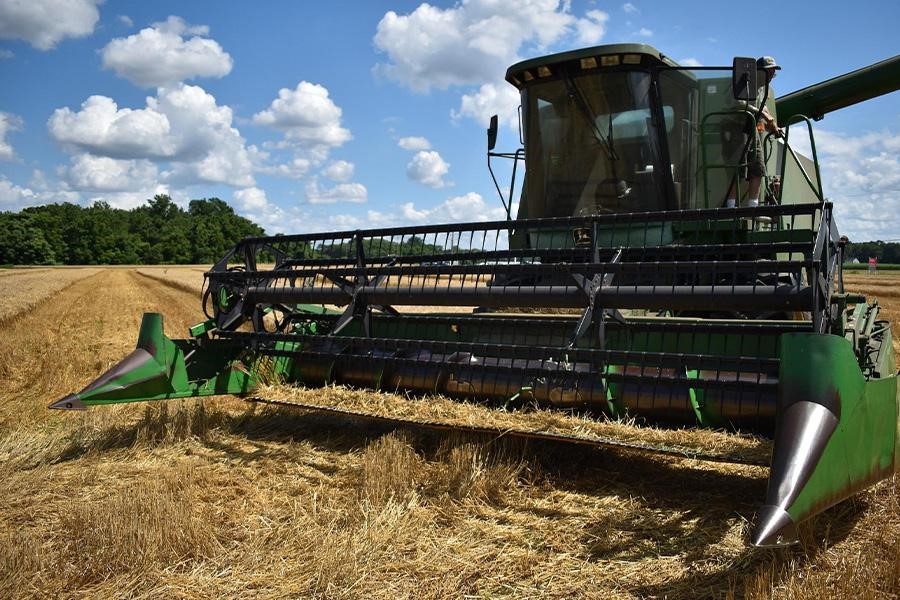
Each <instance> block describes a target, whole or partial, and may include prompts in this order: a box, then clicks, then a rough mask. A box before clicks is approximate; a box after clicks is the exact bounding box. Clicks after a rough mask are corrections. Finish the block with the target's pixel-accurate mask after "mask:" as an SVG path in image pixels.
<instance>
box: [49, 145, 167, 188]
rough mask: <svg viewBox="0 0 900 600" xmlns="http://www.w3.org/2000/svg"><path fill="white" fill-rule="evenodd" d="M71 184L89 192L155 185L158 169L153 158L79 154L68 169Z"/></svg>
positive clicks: (66, 172)
mask: <svg viewBox="0 0 900 600" xmlns="http://www.w3.org/2000/svg"><path fill="white" fill-rule="evenodd" d="M65 175H66V180H67V182H68V184H69V186H70V187H72V188H73V189H76V190H80V191H89V192H126V191H131V190H135V189H152V188H153V187H154V186H155V185H156V182H157V169H156V165H154V164H153V163H152V162H150V161H149V160H117V159H115V158H108V157H104V156H92V155H90V154H79V155H78V156H74V157H72V161H71V165H70V166H69V167H68V168H67V169H66V170H65Z"/></svg>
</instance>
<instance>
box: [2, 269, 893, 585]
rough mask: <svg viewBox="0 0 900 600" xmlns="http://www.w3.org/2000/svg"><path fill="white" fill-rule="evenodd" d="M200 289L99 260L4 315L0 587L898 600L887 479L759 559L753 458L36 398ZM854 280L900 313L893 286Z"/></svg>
mask: <svg viewBox="0 0 900 600" xmlns="http://www.w3.org/2000/svg"><path fill="white" fill-rule="evenodd" d="M142 270H143V268H142ZM151 271H152V272H151ZM41 272H42V273H44V274H46V273H47V272H49V271H47V270H42V271H41ZM166 276H168V277H170V278H171V280H172V283H171V284H168V285H167V284H166V283H164V282H162V281H160V278H165V277H166ZM8 277H11V275H6V274H2V277H0V289H6V288H4V287H3V286H4V285H5V280H6V279H7V278H8ZM857 279H858V281H857ZM195 280H197V270H196V268H184V269H179V268H175V267H172V268H166V269H163V268H154V269H152V270H149V271H147V272H146V273H145V274H141V273H139V272H138V270H137V269H102V270H100V271H99V272H97V273H95V274H91V275H88V276H86V277H83V278H80V279H78V280H77V281H74V283H71V284H70V285H69V286H68V287H66V288H65V289H63V290H62V291H60V292H57V293H55V294H51V295H49V296H47V297H45V298H43V299H40V300H39V301H37V302H35V303H34V304H33V305H31V304H29V307H25V308H22V309H21V311H20V312H18V314H17V316H16V317H15V318H13V319H8V320H6V321H2V320H0V380H2V381H3V383H4V385H3V386H2V389H0V478H2V481H3V485H2V486H0V506H2V507H3V508H2V510H0V598H17V597H137V598H144V597H147V598H149V597H153V598H160V597H163V598H172V597H174V598H224V597H227V598H260V597H262V598H280V597H322V598H373V597H374V598H456V597H463V596H467V597H492V598H493V597H509V598H545V597H550V598H564V597H565V598H570V597H571V598H581V597H587V598H706V597H711V598H731V597H733V598H742V597H747V598H769V597H775V598H817V599H821V598H842V597H848V598H849V597H854V598H898V597H900V505H898V485H897V481H896V478H895V480H893V481H887V482H883V483H882V484H880V485H878V486H876V487H875V488H874V489H873V490H870V491H868V492H867V493H865V494H862V495H860V496H859V497H857V498H856V499H854V500H852V501H849V502H845V503H843V504H841V505H839V506H837V507H835V508H833V509H831V510H830V511H828V512H827V513H825V514H824V515H822V516H820V517H818V518H817V519H815V520H814V523H813V524H812V525H811V526H810V527H807V529H806V530H805V531H804V536H803V537H804V543H803V545H802V547H800V548H795V549H790V550H785V551H778V552H773V551H758V550H751V549H749V548H746V547H745V546H744V537H745V535H746V531H747V523H746V518H748V517H749V516H751V515H752V512H753V510H754V508H755V506H756V505H757V504H758V503H759V501H760V499H761V498H762V496H763V494H764V491H765V476H766V473H765V469H759V468H755V467H738V466H730V465H714V464H708V463H699V462H696V461H688V460H682V459H664V458H653V457H647V456H644V455H639V454H634V453H629V452H622V451H596V450H587V449H582V448H573V447H570V446H566V445H563V444H544V443H524V442H521V441H515V440H504V439H497V440H490V439H483V438H478V437H474V436H464V435H447V434H438V433H432V432H427V431H422V430H415V429H413V430H394V429H392V428H390V427H387V426H383V425H376V424H372V423H365V422H360V421H353V420H347V419H341V418H336V417H328V416H323V415H318V414H315V413H304V412H291V411H289V410H281V411H279V410H270V409H264V410H260V409H259V408H254V407H248V406H246V405H245V403H243V402H241V401H240V400H237V399H232V398H225V399H209V400H206V401H204V402H202V403H201V402H194V401H190V402H180V401H172V402H169V403H167V404H160V405H157V406H149V405H133V406H127V405H126V406H115V407H104V408H98V409H93V410H90V411H86V412H85V413H80V414H74V413H58V412H51V411H48V410H46V408H45V407H46V404H47V403H48V402H49V401H51V400H53V399H56V398H58V397H60V396H62V395H63V394H65V393H67V392H70V391H72V390H75V389H79V388H81V387H82V386H83V385H85V384H86V383H88V382H89V381H90V380H91V379H93V378H94V377H95V376H96V375H97V374H99V373H100V372H102V371H103V370H105V369H106V368H108V367H109V366H110V365H112V364H114V363H115V362H117V361H118V360H119V359H121V358H122V357H123V356H124V355H125V354H127V353H128V352H129V351H130V350H131V349H132V348H133V347H134V342H135V338H136V336H137V331H138V326H139V323H140V319H141V314H142V313H143V312H145V311H156V312H162V313H164V314H165V319H166V322H165V326H166V331H167V333H168V334H169V335H172V336H182V335H184V333H185V332H186V329H187V327H188V326H190V325H192V324H194V323H196V322H198V321H199V320H201V319H202V315H201V313H200V309H199V304H200V303H199V294H198V293H197V292H189V291H186V290H188V289H191V288H190V285H191V284H190V282H191V281H195ZM848 281H851V282H852V283H851V287H854V288H856V287H858V288H859V289H861V290H864V291H866V293H872V294H875V295H878V296H879V298H881V299H882V304H883V305H884V306H885V309H886V310H885V313H886V314H887V315H888V316H889V317H890V318H891V319H893V320H894V321H895V323H898V324H900V310H898V309H900V300H898V299H895V297H894V296H893V295H892V294H895V293H896V292H895V291H894V289H895V286H896V285H897V284H896V282H900V278H898V279H896V280H893V279H891V278H889V277H884V278H881V277H878V278H870V277H867V276H856V275H854V276H853V277H852V278H850V277H848ZM879 292H884V293H879ZM898 329H900V328H898V326H897V325H895V332H898ZM895 347H896V346H895ZM275 392H278V390H275V391H274V392H273V393H275ZM282 392H284V393H287V391H286V390H282ZM290 393H292V394H295V395H296V396H297V397H299V398H304V397H306V398H312V397H316V398H323V397H324V398H325V399H326V400H327V399H328V398H329V397H330V398H333V399H334V401H336V402H337V401H346V402H348V403H350V402H355V403H360V404H363V403H364V404H369V405H373V406H380V405H385V406H386V405H389V404H391V403H396V402H399V401H401V399H400V398H399V397H397V396H395V395H391V394H379V393H372V392H358V391H351V390H346V389H343V388H329V389H327V390H324V391H321V390H315V391H302V390H301V391H296V392H290ZM440 402H442V401H440V400H436V401H435V405H436V406H437V407H440V406H442V405H441V404H440ZM472 411H473V412H472V415H475V414H476V412H475V411H476V409H475V408H472ZM478 414H481V413H478ZM504 418H510V417H509V416H508V415H507V416H506V417H504ZM532 418H536V417H532ZM560 418H562V417H560ZM648 435H650V434H648ZM652 435H655V436H663V437H665V436H666V435H669V434H667V433H665V432H662V433H661V432H659V431H658V430H657V431H655V432H653V433H652ZM672 435H674V434H672ZM716 435H719V436H722V434H716ZM739 441H740V440H738V439H737V438H736V439H735V440H734V443H735V444H737V443H738V442H739ZM741 443H744V442H741Z"/></svg>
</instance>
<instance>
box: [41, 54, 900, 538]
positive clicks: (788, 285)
mask: <svg viewBox="0 0 900 600" xmlns="http://www.w3.org/2000/svg"><path fill="white" fill-rule="evenodd" d="M602 52H608V53H619V54H620V56H619V58H618V59H617V60H618V62H614V61H606V60H593V62H592V61H591V60H588V58H590V57H591V56H592V53H593V54H597V53H602ZM653 52H656V51H654V50H653V49H652V48H649V47H648V46H639V45H616V46H603V47H598V48H593V49H586V50H584V51H579V52H573V53H565V54H562V55H555V56H553V57H548V58H547V59H545V60H543V62H540V64H538V62H539V61H537V59H535V60H534V61H526V62H525V63H521V64H520V65H517V66H515V67H513V68H511V70H510V74H508V77H507V78H508V79H509V80H510V81H512V82H513V83H516V82H518V85H519V86H520V89H521V90H522V93H523V107H524V109H523V110H524V116H523V118H524V119H526V121H527V120H528V119H534V118H535V113H534V110H538V112H539V113H540V115H539V116H541V118H543V117H546V118H547V119H549V121H548V123H549V124H547V125H546V127H544V126H543V125H540V126H535V127H531V128H526V131H533V132H541V133H542V134H546V135H548V136H549V135H550V134H553V135H558V136H562V135H563V133H562V132H569V131H574V130H575V129H578V128H577V127H576V126H578V125H579V124H581V128H580V129H579V130H578V134H579V135H582V134H584V135H587V136H594V135H596V134H595V130H599V131H602V132H605V134H604V135H605V137H604V140H605V144H606V146H604V145H602V144H600V143H595V144H593V145H591V146H588V147H586V148H588V150H583V151H584V152H592V153H593V154H592V156H593V159H594V160H595V162H592V163H591V164H588V165H586V166H585V169H586V170H585V173H588V175H589V176H588V175H586V176H587V177H588V180H587V181H588V183H590V182H591V181H594V178H595V176H596V175H597V173H598V169H599V168H600V167H604V165H605V166H606V167H608V166H609V162H610V161H615V162H617V164H616V165H615V167H614V171H615V173H616V174H617V175H618V176H619V177H629V178H631V177H634V180H631V179H629V180H628V181H625V180H624V179H617V180H614V181H610V180H608V179H602V180H599V181H598V182H596V183H591V184H590V186H589V187H590V189H591V190H593V189H594V188H596V190H597V192H596V193H597V196H596V197H594V196H593V195H591V196H590V197H591V205H592V206H593V208H591V209H590V210H580V209H579V210H576V211H575V213H576V214H579V216H546V215H544V216H541V217H540V218H534V217H535V211H536V210H537V209H538V208H540V205H539V203H536V202H535V197H536V195H538V194H540V193H545V194H546V195H547V196H546V199H547V204H546V206H548V207H551V208H552V206H555V205H551V204H549V202H550V198H551V197H553V198H559V200H558V202H562V203H565V202H570V201H571V202H570V204H571V203H572V202H574V201H575V199H578V198H579V197H580V198H581V199H584V198H585V197H588V196H587V195H586V194H587V192H586V191H584V190H587V189H588V187H584V185H582V187H578V186H576V185H575V184H576V183H577V182H573V181H572V180H569V179H567V180H565V181H562V180H560V179H559V177H562V175H560V174H559V173H558V172H557V170H556V169H557V168H558V167H560V166H566V165H569V164H570V163H564V162H560V161H558V160H556V159H553V160H552V161H550V162H549V163H548V165H549V166H547V168H546V169H545V170H544V171H543V172H540V173H538V174H535V173H537V172H538V171H540V169H539V168H538V167H539V164H540V162H541V161H540V157H539V158H538V159H535V160H534V162H530V163H529V170H528V171H527V174H526V183H525V184H524V187H525V188H526V189H528V190H530V191H529V192H528V193H529V198H528V202H527V203H526V202H525V201H524V199H523V202H522V204H521V206H522V208H520V212H519V218H517V219H510V220H505V221H497V222H481V223H464V224H458V223H456V224H446V225H428V226H418V227H398V228H386V229H370V230H362V231H346V232H338V233H320V234H303V235H279V236H275V237H259V238H249V239H245V240H243V241H241V242H240V243H238V244H237V245H236V246H235V247H234V248H233V249H232V250H231V251H229V252H228V253H227V254H226V255H225V256H224V257H223V258H222V259H221V260H220V261H219V262H217V263H216V264H215V265H214V266H213V267H212V268H211V269H210V270H209V271H208V272H207V273H206V285H205V290H204V293H203V297H202V304H203V311H204V313H205V314H206V320H205V321H203V322H202V323H200V324H199V325H196V326H195V327H193V328H191V330H190V337H189V338H188V339H175V340H173V339H169V338H168V337H166V336H165V334H164V333H163V322H162V316H161V315H159V314H155V313H148V314H146V315H144V320H143V322H142V325H141V329H140V333H139V335H138V343H137V348H136V349H135V350H134V352H132V353H131V354H130V355H129V356H127V357H126V358H125V359H124V360H123V361H122V362H121V363H119V364H118V365H116V366H115V367H113V368H112V369H111V370H109V371H108V372H107V373H105V374H104V375H102V376H100V378H98V379H97V380H96V381H94V382H93V383H91V384H90V385H88V386H87V387H86V388H85V389H84V390H82V391H81V392H78V393H77V394H71V395H69V396H66V397H65V398H62V399H60V400H57V401H55V402H53V403H52V404H51V407H52V408H62V409H84V408H86V407H89V406H95V405H100V404H113V403H121V402H136V401H148V400H164V399H169V398H186V397H198V396H207V395H215V394H238V395H245V396H246V395H249V394H251V393H252V392H253V390H254V388H255V387H256V386H257V384H258V383H260V382H261V381H273V380H276V381H284V382H286V383H293V384H300V385H306V386H319V385H325V384H331V383H344V384H348V385H352V386H356V387H364V388H372V389H378V390H386V391H396V390H407V391H411V392H414V393H420V394H435V393H436V394H442V395H444V396H447V397H451V398H461V399H476V400H480V401H484V402H487V403H497V404H506V403H535V404H539V405H545V406H558V407H565V408H574V409H578V410H580V411H584V412H588V413H594V414H597V415H606V416H608V417H612V418H620V417H627V418H634V419H636V420H637V421H638V422H647V423H659V424H666V425H676V426H684V425H690V426H697V427H711V428H728V429H738V430H741V431H748V432H756V433H759V434H761V435H765V436H771V437H772V438H773V440H774V442H773V453H772V458H771V462H770V471H769V485H768V491H767V494H766V498H765V499H764V501H763V503H762V506H761V508H760V510H759V511H758V514H757V517H756V522H755V525H754V529H753V531H752V534H751V539H750V542H751V543H752V544H754V545H757V546H778V545H783V544H790V543H793V542H796V541H797V538H798V533H797V526H798V524H799V523H801V522H802V521H804V520H806V519H808V518H810V517H811V516H813V515H815V514H818V513H820V512H822V511H823V510H825V509H826V508H828V507H830V506H832V505H834V504H836V503H837V502H840V501H841V500H843V499H845V498H848V497H850V496H851V495H853V494H855V493H856V492H858V491H860V490H862V489H864V488H865V487H867V486H869V485H871V484H872V483H874V482H877V481H879V480H881V479H883V478H885V477H889V476H890V475H891V474H893V473H894V471H895V467H896V465H897V464H898V462H900V450H898V448H900V446H898V444H897V437H898V423H900V420H898V399H897V398H898V396H897V377H896V375H897V369H896V366H895V362H894V355H893V350H892V343H891V341H892V340H891V329H890V325H889V323H887V322H885V321H883V320H881V319H879V307H878V304H877V302H871V303H867V302H866V300H865V298H863V297H862V296H859V295H854V294H848V293H846V292H845V291H844V289H843V284H842V280H841V277H840V271H841V253H842V247H843V246H842V244H843V242H842V240H841V238H840V236H839V235H838V230H837V227H836V226H835V223H834V221H833V218H832V206H831V204H830V203H827V202H821V201H815V202H809V203H793V204H792V203H788V201H787V200H788V199H787V198H785V199H784V201H782V202H781V203H778V202H775V203H769V204H766V205H761V206H756V207H748V208H708V207H703V206H705V205H704V202H705V199H706V198H716V197H719V196H720V195H721V194H719V192H716V191H715V190H712V191H713V192H714V193H709V192H710V190H709V189H705V190H704V189H702V186H700V183H699V179H698V178H694V179H693V180H692V181H693V183H692V184H691V185H692V186H693V188H692V189H689V188H690V186H689V185H688V183H689V182H687V181H673V179H674V178H677V177H680V176H681V175H682V174H687V175H690V174H696V173H698V172H700V171H701V170H702V169H701V167H700V166H697V165H694V167H697V168H693V167H692V168H691V169H689V170H684V171H681V170H679V168H676V166H675V165H674V163H673V166H672V167H671V169H670V168H668V165H669V163H670V161H671V160H672V158H671V157H665V158H664V159H661V158H660V156H661V155H660V154H659V152H660V151H661V150H662V149H664V148H665V147H666V144H665V143H664V142H665V136H664V134H665V133H666V132H667V131H671V132H675V131H679V128H677V127H674V123H677V122H679V121H678V120H677V119H673V120H672V121H671V122H672V123H673V126H672V128H671V129H669V128H668V124H669V123H670V120H669V116H668V113H666V112H665V110H663V108H664V107H662V106H659V105H656V104H654V102H655V101H654V100H653V97H652V96H651V97H650V100H649V102H650V105H649V106H650V108H648V109H644V108H641V109H635V110H630V111H624V112H618V113H615V114H614V113H613V112H610V113H609V114H608V115H602V114H601V115H594V114H593V113H591V107H592V106H593V107H594V108H593V110H597V108H596V107H597V106H598V101H597V100H596V97H595V95H596V94H599V93H601V92H600V91H598V89H599V88H591V87H590V85H589V83H590V81H591V80H590V77H600V75H592V73H595V71H594V69H599V68H600V67H599V66H598V65H607V64H609V65H612V66H610V67H609V70H608V71H604V73H607V74H609V76H610V77H611V78H612V79H610V81H612V80H613V79H615V78H614V77H613V75H615V74H616V73H620V72H625V71H627V70H628V69H632V70H641V69H642V70H644V71H641V72H642V73H643V72H645V71H646V73H648V75H647V77H648V78H650V80H652V81H656V80H653V77H657V78H658V81H659V83H664V81H663V79H664V75H665V73H667V72H663V71H662V69H668V68H670V66H671V64H673V63H671V61H668V59H664V58H663V57H661V55H659V53H658V52H656V54H653ZM623 53H624V54H623ZM585 57H588V58H585ZM629 57H631V58H629ZM634 57H637V58H634ZM545 65H549V67H548V70H547V71H546V73H549V75H547V77H546V78H545V80H544V83H541V78H542V77H544V76H545V74H546V73H545V72H544V71H541V70H540V68H539V67H541V66H545ZM579 68H580V69H583V70H584V73H585V74H584V75H581V74H579V73H580V72H577V69H579ZM560 69H561V70H562V71H563V74H562V75H560V76H559V77H560V78H561V79H559V80H558V81H556V82H554V80H553V77H556V75H555V73H556V71H557V70H560ZM566 69H569V71H568V72H567V71H566ZM523 72H528V73H531V74H532V75H531V79H530V80H529V78H528V77H527V76H523V75H522V73H523ZM573 73H574V74H573ZM616 81H619V80H616ZM630 81H637V82H638V83H640V80H639V78H636V77H630V78H620V81H619V83H622V82H630ZM648 81H649V80H648ZM652 81H651V82H652ZM691 81H692V79H691V78H690V77H687V76H685V75H682V74H678V76H677V82H676V83H678V85H679V86H682V87H684V86H686V85H687V84H688V83H690V82H691ZM717 81H718V80H717ZM728 81H730V80H728ZM547 82H549V83H547ZM613 83H615V81H613ZM611 85H612V84H611ZM692 85H693V84H692ZM529 86H532V87H529ZM540 86H544V87H540ZM554 86H555V87H554ZM712 87H714V86H711V85H702V86H700V87H699V88H698V89H701V90H709V89H712ZM545 88H546V90H548V91H547V93H546V94H544V90H545ZM641 89H645V88H641ZM646 89H650V90H652V89H654V88H653V86H652V85H651V86H650V87H648V88H646ZM686 89H688V88H686ZM717 89H720V88H717ZM567 90H576V91H578V93H579V94H582V95H584V97H585V98H586V100H584V101H583V102H580V103H578V105H577V106H576V105H574V104H572V103H571V101H570V100H569V99H567V97H566V93H567ZM532 92H534V93H538V92H540V93H541V94H544V96H543V97H544V98H548V99H549V100H546V101H543V102H545V103H544V104H540V103H538V104H535V103H534V101H533V98H532V97H531V96H529V94H531V93H532ZM645 93H646V91H645ZM626 96H627V97H629V98H630V97H633V95H621V97H623V98H624V97H626ZM551 101H553V102H557V103H558V105H554V106H553V108H554V110H553V111H552V112H551V111H548V110H546V108H547V106H550V105H548V104H546V103H547V102H551ZM535 106H537V107H538V108H534V107H535ZM529 107H532V108H529ZM579 107H580V108H579ZM717 110H718V109H717ZM586 113H587V114H586ZM622 115H625V116H624V117H623V116H622ZM588 117H590V118H592V119H594V118H596V119H599V120H598V121H597V123H599V125H597V124H594V125H593V126H591V127H586V126H584V125H583V122H584V121H585V119H587V118H588ZM564 119H570V121H564ZM617 122H618V123H619V125H620V127H619V129H616V123H617ZM662 123H666V127H662V126H661V124H662ZM654 124H660V126H659V127H657V126H656V125H654ZM542 127H543V128H542ZM554 132H555V133H554ZM682 133H685V134H688V133H690V131H689V130H688V129H687V128H682ZM610 134H611V135H610ZM672 135H674V133H673V134H672ZM629 136H631V137H629ZM715 137H716V139H718V135H717V136H715ZM703 139H709V138H708V137H705V138H703ZM566 140H568V138H565V137H562V141H564V142H565V141H566ZM532 143H536V142H534V140H533V138H528V139H526V148H525V154H526V156H532V157H533V156H535V155H536V154H535V153H538V154H539V152H544V151H548V152H551V153H552V152H555V150H552V151H551V150H547V148H544V149H543V150H542V149H541V148H537V149H535V147H533V146H530V145H529V144H532ZM573 143H574V142H573ZM638 144H644V146H640V148H638ZM579 148H581V146H579ZM613 148H614V149H613ZM636 149H640V150H641V152H640V153H637V154H634V155H633V156H638V155H639V157H640V159H641V161H642V162H641V163H640V164H639V165H638V167H637V168H638V169H639V170H638V171H634V169H635V168H636V167H635V166H634V164H632V163H629V162H628V161H629V160H631V158H629V157H631V156H632V152H634V151H635V150H636ZM529 153H531V154H529ZM663 154H665V152H663ZM703 154H704V153H702V152H696V151H695V152H692V153H690V155H689V157H691V158H693V159H697V158H698V157H700V156H702V155H703ZM646 157H654V158H652V160H654V161H657V162H659V161H660V160H663V162H661V163H660V164H658V165H657V167H656V168H651V167H652V165H650V166H646V165H645V164H644V162H643V161H644V160H648V159H647V158H646ZM551 158H552V156H551ZM576 158H577V157H576ZM528 160H529V161H532V160H533V159H532V158H529V159H528ZM635 160H636V159H635ZM663 164H665V168H663V166H662V165H663ZM810 172H811V171H810ZM539 175H540V176H541V177H542V179H540V181H538V179H535V178H537V177H538V176H539ZM565 176H566V177H571V176H572V173H571V172H569V173H567V174H566V175H565ZM601 176H602V173H601ZM554 178H556V179H554ZM623 181H624V183H625V185H624V186H623V185H621V183H622V182H623ZM714 181H716V179H715V177H710V178H709V182H714ZM718 181H719V182H720V183H721V184H722V185H727V182H728V179H727V178H726V177H720V178H719V179H718ZM536 182H538V183H540V186H538V185H537V183H536ZM582 184H584V182H582ZM785 184H787V185H790V181H785ZM710 185H712V183H710ZM582 188H584V189H582ZM542 190H543V191H542ZM623 190H624V191H623ZM720 191H721V193H722V194H724V192H725V190H724V189H722V190H720ZM591 194H593V192H591ZM566 198H568V200H566ZM654 198H656V199H657V200H653V199H654ZM639 201H640V202H644V201H648V202H649V201H653V202H656V203H657V206H655V207H653V206H649V205H646V204H645V205H637V206H636V208H635V209H634V210H627V207H628V206H629V203H638V204H639ZM580 202H581V201H580V200H579V201H578V203H580ZM579 206H583V203H580V204H579ZM528 207H530V208H528ZM526 208H527V210H526ZM528 210H531V211H532V212H530V213H528V212H527V211H528ZM523 211H524V212H525V213H527V214H530V215H531V217H533V218H526V217H525V215H524V214H523ZM569 214H572V213H569ZM444 307H446V308H444ZM431 425H434V424H431ZM525 433H528V434H529V435H530V434H535V435H540V434H539V432H530V433H529V432H525ZM590 443H598V441H597V440H593V441H591V442H590ZM600 444H601V445H607V446H616V445H620V444H617V443H615V442H614V441H612V440H606V441H602V440H601V441H600ZM624 446H625V447H630V446H628V444H624ZM641 449H648V448H641ZM663 450H666V451H668V450H667V449H663ZM669 453H670V454H671V453H673V452H669ZM674 453H676V454H677V453H678V451H677V450H676V451H675V452H674ZM695 457H697V458H713V459H715V458H716V457H715V456H706V457H705V456H702V455H696V456H695Z"/></svg>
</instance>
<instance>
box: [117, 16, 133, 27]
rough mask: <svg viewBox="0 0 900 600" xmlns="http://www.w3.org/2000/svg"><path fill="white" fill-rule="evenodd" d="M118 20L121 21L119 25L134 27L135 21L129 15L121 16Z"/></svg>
mask: <svg viewBox="0 0 900 600" xmlns="http://www.w3.org/2000/svg"><path fill="white" fill-rule="evenodd" d="M116 18H117V19H119V23H121V24H122V25H124V26H125V27H134V21H133V20H132V19H131V17H129V16H128V15H119V16H118V17H116Z"/></svg>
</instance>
